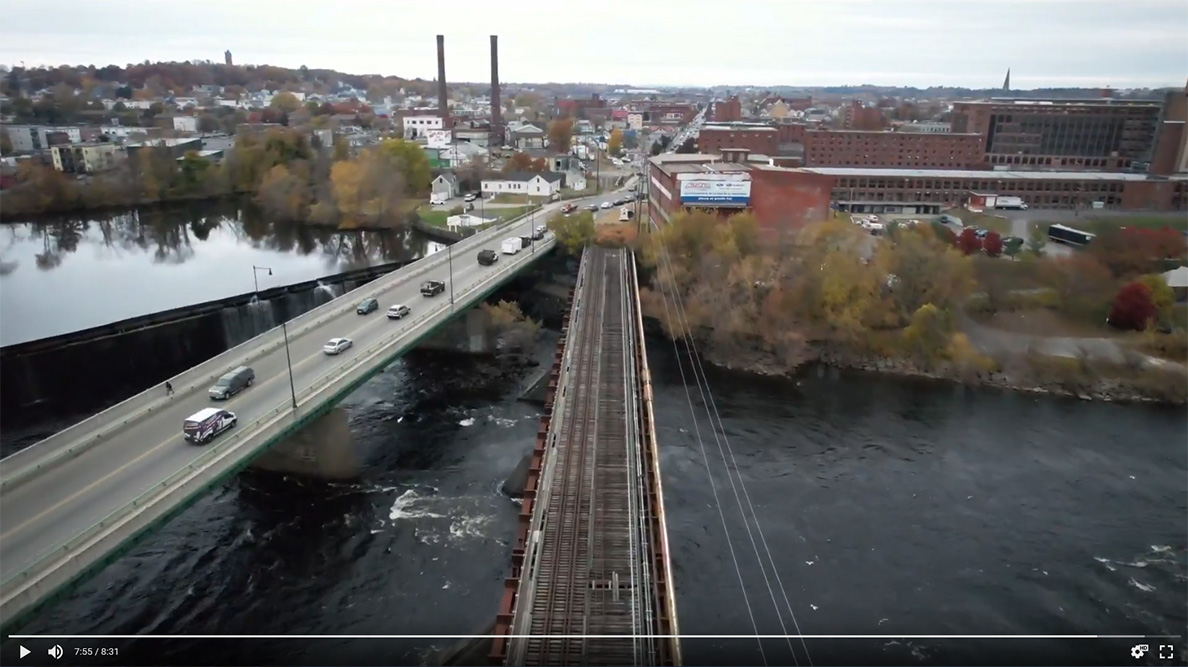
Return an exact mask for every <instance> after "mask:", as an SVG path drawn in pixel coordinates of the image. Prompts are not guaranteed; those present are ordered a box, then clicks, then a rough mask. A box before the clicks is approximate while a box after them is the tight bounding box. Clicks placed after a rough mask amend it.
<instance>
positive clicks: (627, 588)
mask: <svg viewBox="0 0 1188 667" xmlns="http://www.w3.org/2000/svg"><path fill="white" fill-rule="evenodd" d="M628 269H629V266H628V259H627V257H626V255H625V253H624V252H623V251H622V250H616V251H610V250H605V249H599V248H591V249H588V250H587V251H586V255H585V257H584V258H583V262H582V275H581V281H582V283H581V290H580V292H581V298H580V301H579V302H578V303H576V304H575V311H576V312H575V313H574V317H573V318H572V321H571V326H570V332H569V336H568V341H569V343H568V344H571V345H573V346H574V347H573V350H572V353H571V354H570V355H569V356H568V361H567V363H568V369H567V372H568V374H569V377H568V381H567V382H566V391H565V393H564V395H563V396H561V397H559V399H558V403H560V404H561V405H560V406H557V407H560V408H561V409H560V410H557V409H556V407H555V412H554V415H555V421H554V424H555V425H556V428H557V431H556V438H555V439H554V440H553V441H552V445H551V451H550V452H549V454H548V456H550V457H552V460H551V461H550V463H549V465H550V466H551V467H552V469H551V474H550V475H549V476H548V481H547V483H546V486H545V488H542V491H543V494H542V495H543V498H542V500H543V502H542V503H540V505H539V506H538V511H540V512H541V514H540V516H541V517H542V521H541V523H540V524H539V525H540V529H539V534H538V537H537V539H538V541H539V542H538V545H537V547H536V550H535V552H534V556H533V557H532V558H531V562H530V563H529V564H528V570H529V572H528V578H527V580H526V581H527V583H528V588H529V589H530V590H528V591H526V593H527V594H526V595H523V596H522V597H521V598H520V604H523V605H525V606H527V609H517V611H516V613H517V614H523V613H525V612H527V613H529V619H528V622H527V623H525V624H523V625H521V626H520V628H521V633H522V634H528V635H531V636H530V637H527V638H519V639H513V640H512V642H511V646H510V650H509V653H508V657H509V664H522V665H578V664H580V665H641V664H655V662H654V661H655V660H657V654H658V652H657V650H656V640H654V639H647V638H643V639H641V638H640V637H639V636H640V635H653V634H657V632H656V629H657V628H656V626H655V618H656V615H655V613H654V609H652V606H653V604H654V603H655V600H654V597H653V595H652V591H653V585H652V584H653V581H652V573H651V568H652V559H651V555H650V552H649V550H648V549H649V544H648V541H649V538H648V535H649V533H648V530H647V524H646V522H647V519H648V518H649V517H650V514H649V508H648V507H647V506H646V500H645V494H644V493H643V489H644V486H645V484H646V482H645V481H644V479H643V473H642V464H641V453H640V452H641V449H640V436H639V424H638V419H637V416H636V415H637V411H636V410H634V409H633V406H637V405H638V404H639V403H638V400H639V397H638V395H637V392H636V389H635V380H636V378H635V376H634V374H635V372H636V368H635V365H634V362H633V358H634V357H633V354H634V346H635V345H636V341H635V333H634V331H635V329H634V327H633V325H634V322H633V320H631V317H630V315H631V314H632V312H633V311H631V309H630V307H629V306H628V305H627V300H626V298H625V297H626V296H627V294H626V291H627V289H628V288H627V273H626V272H627V271H628ZM575 635H621V636H622V639H619V638H617V637H616V638H611V639H585V638H583V637H580V636H575Z"/></svg>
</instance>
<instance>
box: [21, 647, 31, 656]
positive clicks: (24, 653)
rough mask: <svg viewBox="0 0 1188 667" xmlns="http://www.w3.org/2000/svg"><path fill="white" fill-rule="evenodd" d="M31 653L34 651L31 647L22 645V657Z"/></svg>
mask: <svg viewBox="0 0 1188 667" xmlns="http://www.w3.org/2000/svg"><path fill="white" fill-rule="evenodd" d="M30 653H32V651H30V650H29V649H27V648H25V647H24V646H22V647H21V657H22V658H23V657H25V656H27V655H29V654H30Z"/></svg>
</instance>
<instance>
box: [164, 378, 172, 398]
mask: <svg viewBox="0 0 1188 667" xmlns="http://www.w3.org/2000/svg"><path fill="white" fill-rule="evenodd" d="M165 395H166V396H172V395H173V385H171V384H169V381H168V380H167V381H166V382H165Z"/></svg>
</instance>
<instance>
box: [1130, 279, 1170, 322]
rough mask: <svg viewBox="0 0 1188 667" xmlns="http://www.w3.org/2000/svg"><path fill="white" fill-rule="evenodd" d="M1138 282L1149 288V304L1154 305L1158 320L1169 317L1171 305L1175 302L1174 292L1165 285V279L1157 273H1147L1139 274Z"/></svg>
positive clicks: (1166, 319)
mask: <svg viewBox="0 0 1188 667" xmlns="http://www.w3.org/2000/svg"><path fill="white" fill-rule="evenodd" d="M1138 282H1140V283H1142V284H1144V285H1146V286H1147V289H1149V290H1151V304H1152V305H1154V306H1155V312H1156V316H1157V317H1158V318H1159V321H1160V322H1165V321H1168V320H1170V319H1171V316H1172V306H1173V305H1175V303H1176V294H1175V292H1174V291H1172V288H1170V287H1168V286H1167V279H1165V278H1164V277H1163V276H1162V275H1161V274H1158V273H1148V274H1147V275H1145V276H1139V278H1138Z"/></svg>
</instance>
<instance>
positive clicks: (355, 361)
mask: <svg viewBox="0 0 1188 667" xmlns="http://www.w3.org/2000/svg"><path fill="white" fill-rule="evenodd" d="M541 243H542V245H543V244H545V243H548V244H550V247H551V246H552V245H556V238H555V237H550V238H548V239H546V240H544V241H541ZM549 249H550V248H545V249H544V250H539V251H537V252H547V251H548V250H549ZM525 261H527V260H526V259H522V260H520V261H512V262H508V263H507V264H505V265H503V266H501V267H499V269H498V270H496V271H495V273H492V274H490V275H489V276H487V277H486V278H484V279H482V280H480V281H478V282H477V283H474V284H472V285H471V286H470V287H467V288H466V289H465V290H462V291H460V292H456V293H455V294H454V300H455V302H457V301H458V300H460V299H461V298H464V297H466V296H467V295H469V294H471V293H473V292H475V291H477V290H480V289H483V287H485V286H486V285H490V284H491V283H492V282H495V280H494V279H495V278H497V277H500V276H502V275H504V274H505V273H510V272H511V271H512V270H513V269H516V268H518V267H519V266H520V265H521V264H523V263H524V262H525ZM462 307H466V306H462ZM447 310H449V305H448V304H445V303H443V304H442V305H441V306H440V307H438V308H435V309H433V310H431V311H429V312H425V313H422V314H420V315H418V316H417V317H415V318H413V320H412V323H413V326H412V327H411V328H409V329H404V330H402V331H397V332H395V333H393V334H392V335H390V336H386V337H384V338H382V339H380V340H379V341H377V342H375V343H372V344H371V345H369V346H368V347H367V348H366V349H365V350H364V351H363V353H362V354H357V355H355V356H354V357H353V358H352V359H351V360H350V361H349V362H347V363H346V364H344V365H343V366H336V367H334V368H332V369H330V370H328V371H326V372H325V373H323V374H322V375H319V376H318V377H317V379H316V380H314V382H312V383H311V384H310V386H308V387H306V388H305V389H303V390H301V391H299V392H297V402H298V404H300V403H301V401H302V399H303V397H304V396H307V395H309V394H312V393H316V392H318V391H321V390H322V388H323V387H324V386H325V385H326V383H327V381H328V380H329V379H330V378H331V377H332V376H341V375H346V374H347V373H349V372H351V371H353V370H355V369H356V368H358V367H359V366H360V365H362V364H364V363H365V362H368V363H369V362H370V361H371V360H372V358H373V357H374V356H375V353H376V350H378V349H382V348H385V347H387V346H388V345H390V344H392V343H393V342H394V341H396V340H399V339H400V338H402V337H404V336H414V337H415V336H417V335H421V334H423V333H424V332H423V331H422V328H423V327H424V325H425V322H426V321H427V320H431V319H433V318H435V317H437V316H438V315H441V314H443V313H444V312H445V311H447Z"/></svg>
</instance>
